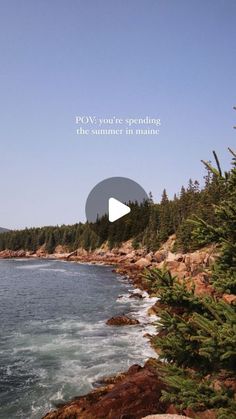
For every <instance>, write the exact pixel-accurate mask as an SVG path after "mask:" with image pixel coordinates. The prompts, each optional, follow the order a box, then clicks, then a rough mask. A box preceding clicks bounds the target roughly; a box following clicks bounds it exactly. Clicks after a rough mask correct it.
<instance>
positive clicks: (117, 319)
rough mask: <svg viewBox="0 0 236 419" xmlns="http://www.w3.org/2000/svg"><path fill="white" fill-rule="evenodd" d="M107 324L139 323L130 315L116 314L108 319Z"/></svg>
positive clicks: (124, 324)
mask: <svg viewBox="0 0 236 419" xmlns="http://www.w3.org/2000/svg"><path fill="white" fill-rule="evenodd" d="M106 324H107V325H108V326H132V325H135V324H139V321H138V320H137V319H132V318H130V317H128V316H125V315H122V316H114V317H111V318H110V319H109V320H107V322H106Z"/></svg>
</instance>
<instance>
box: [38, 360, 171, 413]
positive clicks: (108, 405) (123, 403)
mask: <svg viewBox="0 0 236 419" xmlns="http://www.w3.org/2000/svg"><path fill="white" fill-rule="evenodd" d="M164 388H165V385H164V384H163V382H162V381H161V379H160V378H159V377H158V374H157V372H156V370H154V368H151V367H147V366H145V367H140V366H139V365H133V366H132V367H131V368H130V369H129V370H128V372H127V373H124V374H122V375H119V378H118V380H116V379H115V380H111V381H110V383H109V381H108V384H107V385H105V386H104V387H99V388H98V389H96V390H93V391H92V392H90V393H89V394H88V395H86V396H81V397H76V398H75V399H74V400H72V401H70V402H68V403H66V404H64V405H61V406H60V407H59V408H58V409H57V410H55V411H52V412H49V413H48V414H47V415H46V416H44V419H66V418H74V419H78V418H79V419H105V418H106V419H125V418H127V419H128V418H129V419H141V418H143V417H145V416H147V415H150V414H155V413H157V412H159V413H163V412H165V410H166V405H165V404H164V403H163V402H162V401H161V400H160V397H161V391H162V390H163V389H164Z"/></svg>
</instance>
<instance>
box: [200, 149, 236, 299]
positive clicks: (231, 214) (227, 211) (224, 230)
mask: <svg viewBox="0 0 236 419" xmlns="http://www.w3.org/2000/svg"><path fill="white" fill-rule="evenodd" d="M230 151H231V153H232V154H233V161H232V165H233V168H232V170H231V171H230V172H229V173H225V174H224V175H222V171H221V169H220V167H219V161H218V159H217V160H216V161H217V167H218V170H217V169H214V168H213V167H212V166H209V164H208V167H209V169H211V170H212V172H213V173H214V175H215V176H217V177H218V183H219V184H221V185H224V190H225V193H224V199H223V200H222V201H221V202H220V203H219V204H218V205H215V206H214V214H215V220H216V223H209V222H208V221H206V220H205V219H202V218H200V217H196V216H195V218H194V220H193V221H192V223H193V224H194V228H195V229H194V236H195V240H197V241H198V242H199V244H200V245H202V244H204V242H207V241H214V242H216V243H217V244H218V247H219V251H220V257H219V258H218V260H217V262H216V264H215V266H214V269H213V272H212V280H213V284H214V286H215V287H216V288H217V289H218V290H219V291H220V292H227V293H234V294H236V157H235V154H234V153H233V152H232V150H230ZM205 164H207V163H205Z"/></svg>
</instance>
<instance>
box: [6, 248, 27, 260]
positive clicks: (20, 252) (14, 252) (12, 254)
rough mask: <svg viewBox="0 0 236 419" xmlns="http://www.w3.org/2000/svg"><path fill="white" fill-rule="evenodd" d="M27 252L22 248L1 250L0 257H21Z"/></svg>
mask: <svg viewBox="0 0 236 419" xmlns="http://www.w3.org/2000/svg"><path fill="white" fill-rule="evenodd" d="M26 256H27V254H26V252H25V251H24V250H2V251H1V252H0V259H10V258H23V257H26Z"/></svg>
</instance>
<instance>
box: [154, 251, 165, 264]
mask: <svg viewBox="0 0 236 419" xmlns="http://www.w3.org/2000/svg"><path fill="white" fill-rule="evenodd" d="M166 256H167V252H166V251H165V250H158V251H157V252H155V253H154V257H153V259H154V260H155V262H157V263H160V262H163V260H165V259H166Z"/></svg>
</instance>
